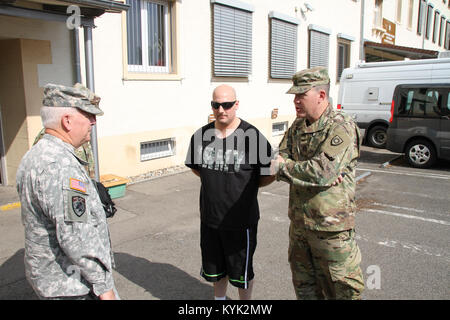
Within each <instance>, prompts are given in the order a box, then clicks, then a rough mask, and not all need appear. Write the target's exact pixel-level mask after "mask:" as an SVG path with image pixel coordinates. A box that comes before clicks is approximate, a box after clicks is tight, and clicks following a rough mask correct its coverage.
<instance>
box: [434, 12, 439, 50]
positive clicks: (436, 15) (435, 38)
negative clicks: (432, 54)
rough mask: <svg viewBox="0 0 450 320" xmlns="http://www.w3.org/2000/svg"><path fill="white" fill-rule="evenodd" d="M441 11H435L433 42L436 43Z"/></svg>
mask: <svg viewBox="0 0 450 320" xmlns="http://www.w3.org/2000/svg"><path fill="white" fill-rule="evenodd" d="M440 15H441V14H440V13H439V11H437V10H435V11H434V25H433V43H436V40H437V35H438V30H439V16H440Z"/></svg>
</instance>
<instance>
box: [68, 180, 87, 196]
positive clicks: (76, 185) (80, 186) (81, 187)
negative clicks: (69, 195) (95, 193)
mask: <svg viewBox="0 0 450 320" xmlns="http://www.w3.org/2000/svg"><path fill="white" fill-rule="evenodd" d="M69 187H70V189H73V190H77V191H81V192H84V193H86V184H85V183H84V182H83V181H80V180H77V179H74V178H70V184H69Z"/></svg>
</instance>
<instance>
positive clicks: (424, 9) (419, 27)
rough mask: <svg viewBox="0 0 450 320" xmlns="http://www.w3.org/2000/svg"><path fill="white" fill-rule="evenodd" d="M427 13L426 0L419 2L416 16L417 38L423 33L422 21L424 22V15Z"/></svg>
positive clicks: (423, 25)
mask: <svg viewBox="0 0 450 320" xmlns="http://www.w3.org/2000/svg"><path fill="white" fill-rule="evenodd" d="M427 12H428V7H427V2H426V0H419V11H418V14H417V34H418V35H419V36H421V35H422V33H423V32H425V30H423V29H424V27H425V24H424V19H425V21H426V18H427V16H426V14H427Z"/></svg>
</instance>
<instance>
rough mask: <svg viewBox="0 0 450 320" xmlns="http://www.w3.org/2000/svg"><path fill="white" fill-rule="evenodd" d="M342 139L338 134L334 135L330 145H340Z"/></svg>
mask: <svg viewBox="0 0 450 320" xmlns="http://www.w3.org/2000/svg"><path fill="white" fill-rule="evenodd" d="M342 142H344V140H342V139H341V137H339V136H334V137H333V139H331V145H332V146H338V145H340V144H341V143H342Z"/></svg>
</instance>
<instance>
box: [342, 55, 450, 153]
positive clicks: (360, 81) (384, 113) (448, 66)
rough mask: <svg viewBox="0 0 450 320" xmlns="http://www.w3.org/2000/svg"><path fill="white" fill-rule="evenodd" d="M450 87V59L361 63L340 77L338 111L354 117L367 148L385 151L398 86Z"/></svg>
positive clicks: (345, 71) (348, 69)
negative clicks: (392, 106)
mask: <svg viewBox="0 0 450 320" xmlns="http://www.w3.org/2000/svg"><path fill="white" fill-rule="evenodd" d="M413 83H422V84H424V83H450V58H438V59H424V60H404V61H388V62H368V63H359V64H357V65H356V67H355V68H347V69H344V71H343V72H342V75H341V81H340V88H339V95H338V101H337V109H341V110H342V111H344V112H345V113H348V114H350V115H352V116H353V117H354V119H355V121H356V123H357V124H358V127H359V128H360V129H361V131H362V133H364V139H365V141H366V142H367V144H368V145H370V146H373V147H377V148H384V147H385V146H386V137H387V136H386V131H387V128H388V126H389V118H390V116H391V104H392V96H393V93H394V89H395V87H396V86H397V85H399V84H413Z"/></svg>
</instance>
